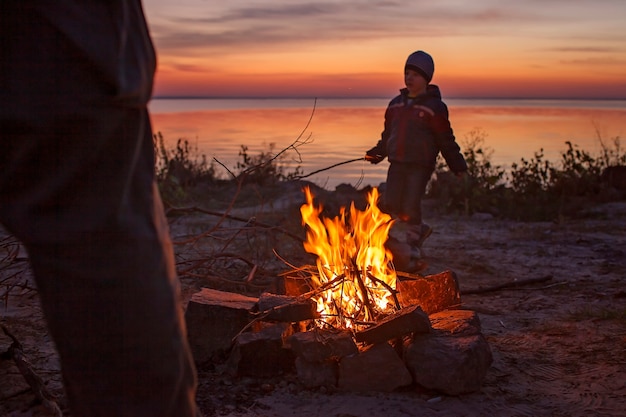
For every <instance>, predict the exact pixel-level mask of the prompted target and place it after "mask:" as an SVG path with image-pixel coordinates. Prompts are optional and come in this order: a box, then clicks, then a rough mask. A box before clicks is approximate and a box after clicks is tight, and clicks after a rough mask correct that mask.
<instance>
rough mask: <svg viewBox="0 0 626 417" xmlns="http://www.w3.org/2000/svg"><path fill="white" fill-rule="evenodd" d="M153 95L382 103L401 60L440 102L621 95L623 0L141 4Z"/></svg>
mask: <svg viewBox="0 0 626 417" xmlns="http://www.w3.org/2000/svg"><path fill="white" fill-rule="evenodd" d="M144 8H145V12H146V17H147V19H148V24H149V26H150V30H151V33H152V36H153V39H154V43H155V46H156V49H157V53H158V59H159V66H158V70H157V77H156V84H155V91H154V95H155V96H156V97H163V96H206V97H389V96H392V95H394V94H395V93H396V92H397V89H398V88H400V87H402V86H403V67H404V62H405V59H406V57H407V55H408V54H409V53H411V52H413V51H415V50H418V49H422V50H425V51H427V52H429V53H430V54H431V55H432V56H433V58H434V59H435V76H434V78H433V83H434V84H437V85H439V86H440V87H441V90H442V93H443V95H444V96H445V97H524V98H540V97H545V98H614V99H626V29H625V27H626V26H625V25H626V0H471V1H467V0H429V1H424V0H415V1H402V0H398V1H394V0H327V1H306V0H305V1H297V0H292V1H289V0H275V1H269V0H247V1H243V0H224V1H208V0H177V1H171V0H144Z"/></svg>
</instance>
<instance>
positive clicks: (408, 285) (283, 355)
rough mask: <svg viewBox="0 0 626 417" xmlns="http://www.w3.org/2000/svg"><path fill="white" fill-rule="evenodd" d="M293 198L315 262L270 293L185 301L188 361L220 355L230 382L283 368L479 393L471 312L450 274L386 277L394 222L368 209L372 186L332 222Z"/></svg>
mask: <svg viewBox="0 0 626 417" xmlns="http://www.w3.org/2000/svg"><path fill="white" fill-rule="evenodd" d="M304 196H305V203H304V204H303V205H301V207H300V213H301V216H302V224H303V226H304V228H305V230H306V238H305V240H304V241H303V245H304V249H305V250H306V251H307V252H309V253H311V254H313V255H315V256H316V265H309V266H301V267H298V266H293V270H292V271H288V272H286V273H285V274H283V275H282V276H281V278H282V279H283V282H284V292H282V293H280V294H272V293H269V292H264V293H262V294H261V295H260V296H259V297H248V296H244V295H241V294H237V293H230V292H224V291H218V290H215V289H209V288H203V289H202V290H201V291H200V292H198V293H196V294H194V295H193V296H192V298H191V300H190V301H189V305H188V307H187V311H186V313H185V320H186V323H187V330H188V338H189V342H190V346H191V348H192V352H193V354H194V359H195V361H196V362H197V363H199V364H203V363H206V362H208V361H216V360H217V361H219V360H224V358H227V361H226V362H227V363H226V368H227V369H228V372H229V373H230V374H231V375H233V376H235V377H237V376H251V377H259V378H264V377H276V376H281V375H284V374H286V373H293V372H295V373H296V374H297V378H298V381H299V382H300V383H301V385H302V386H303V387H304V388H317V387H327V388H332V389H339V390H348V391H393V390H395V389H397V388H400V387H406V386H408V385H411V384H414V385H416V386H420V387H422V388H426V389H429V390H435V391H439V392H441V393H444V394H450V395H459V394H463V393H468V392H473V391H476V390H478V389H480V386H481V384H482V381H483V379H484V377H485V374H486V371H487V369H488V368H489V366H490V364H491V361H492V355H491V351H490V349H489V345H488V344H487V342H486V339H485V338H484V336H483V335H482V333H481V330H480V321H479V319H478V316H477V315H476V313H475V312H473V311H469V310H463V309H460V307H461V297H460V291H459V286H458V280H457V277H456V274H455V273H454V272H452V271H443V272H441V273H438V274H433V275H427V276H422V275H414V274H408V273H405V272H401V271H397V270H396V269H395V267H394V252H393V250H390V249H389V248H388V246H389V245H386V244H387V243H388V242H389V239H390V231H391V228H392V226H394V221H393V220H392V218H391V217H390V216H389V215H388V214H386V213H383V212H382V211H381V210H380V209H379V208H378V204H377V203H378V199H379V194H378V190H377V189H376V188H374V189H372V190H371V192H369V193H368V195H367V199H366V200H367V201H366V207H365V209H364V210H358V209H357V208H356V205H355V203H352V204H350V206H349V207H348V208H345V207H344V208H341V209H340V211H339V215H338V216H336V217H334V218H329V217H324V215H323V207H322V206H321V205H315V204H314V197H313V195H312V193H311V191H310V189H308V188H306V189H304ZM396 259H398V257H396ZM396 264H398V262H397V260H396ZM220 358H221V359H220Z"/></svg>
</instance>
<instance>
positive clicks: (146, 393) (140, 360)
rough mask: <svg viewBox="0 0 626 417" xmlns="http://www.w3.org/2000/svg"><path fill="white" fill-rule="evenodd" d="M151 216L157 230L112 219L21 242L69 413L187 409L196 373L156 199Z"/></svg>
mask: <svg viewBox="0 0 626 417" xmlns="http://www.w3.org/2000/svg"><path fill="white" fill-rule="evenodd" d="M155 216H156V217H155V222H156V224H155V230H157V231H158V235H157V236H152V237H146V236H142V235H136V234H133V232H132V230H130V231H129V230H125V231H122V230H115V229H112V230H107V232H106V233H93V234H89V235H87V237H86V238H85V239H84V240H83V241H81V242H74V243H62V244H56V245H50V244H35V245H29V246H28V251H29V256H30V259H31V264H32V267H33V271H34V273H35V277H36V281H37V285H38V288H39V290H40V296H41V301H42V305H43V309H44V312H45V315H46V319H47V322H48V326H49V329H50V332H51V334H52V336H53V339H54V341H55V344H56V347H57V349H58V352H59V355H60V357H61V363H62V370H63V377H64V383H65V388H66V393H67V396H68V400H69V404H70V408H71V410H72V415H76V416H77V417H80V416H89V417H96V416H102V417H110V416H116V417H125V416H128V417H131V416H133V417H136V416H154V417H156V416H168V417H181V416H188V417H191V416H194V415H195V413H196V411H195V402H194V395H195V384H196V381H195V373H194V369H193V365H192V359H191V356H190V354H189V349H188V347H187V344H186V336H185V330H184V323H183V319H182V311H181V309H180V304H179V300H178V299H177V297H178V288H177V280H176V275H175V271H174V265H173V253H172V247H171V243H170V240H169V238H168V235H167V231H166V229H165V227H166V225H165V223H164V218H163V216H162V208H161V206H160V205H159V204H156V207H155Z"/></svg>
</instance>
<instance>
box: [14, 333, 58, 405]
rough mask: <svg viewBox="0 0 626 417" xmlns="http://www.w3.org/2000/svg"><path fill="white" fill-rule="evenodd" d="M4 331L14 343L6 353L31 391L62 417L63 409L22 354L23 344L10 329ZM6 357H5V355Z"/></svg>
mask: <svg viewBox="0 0 626 417" xmlns="http://www.w3.org/2000/svg"><path fill="white" fill-rule="evenodd" d="M2 331H3V332H4V334H6V335H7V336H8V337H10V338H11V340H12V341H13V343H11V346H10V347H9V349H8V350H7V351H6V353H5V354H6V356H8V357H9V358H11V359H13V362H15V365H16V366H17V369H19V371H20V373H21V374H22V376H23V377H24V379H25V380H26V382H27V383H28V385H29V386H30V389H31V390H32V391H33V393H34V394H35V397H36V398H37V399H38V400H39V401H41V403H42V404H43V405H44V406H45V407H46V409H48V411H50V412H51V413H52V414H53V415H54V416H55V417H62V416H63V413H62V412H61V409H60V408H59V406H58V405H57V403H56V401H55V399H54V396H53V395H52V394H51V393H50V392H49V391H48V390H47V389H46V386H45V383H44V382H43V380H42V379H41V377H40V376H39V375H37V373H36V372H35V371H34V370H33V367H32V366H31V364H30V363H28V361H27V360H26V359H25V358H24V354H23V352H22V344H21V343H20V342H19V340H17V338H16V337H15V336H13V334H11V332H9V329H7V328H6V327H5V326H4V325H3V326H2ZM3 356H4V355H3Z"/></svg>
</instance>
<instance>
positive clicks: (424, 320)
mask: <svg viewBox="0 0 626 417" xmlns="http://www.w3.org/2000/svg"><path fill="white" fill-rule="evenodd" d="M428 332H430V320H429V319H428V316H427V315H426V313H424V311H422V309H421V308H420V307H419V306H413V307H408V308H405V309H403V310H400V311H398V312H396V313H393V314H391V315H389V316H387V317H385V318H384V319H383V320H381V321H379V322H378V323H377V324H376V325H374V326H372V327H370V328H368V329H365V330H362V331H360V332H357V333H356V334H355V339H356V341H357V342H364V343H368V344H374V343H381V342H386V341H388V340H392V339H395V338H398V337H402V336H405V335H407V334H411V333H428Z"/></svg>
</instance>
